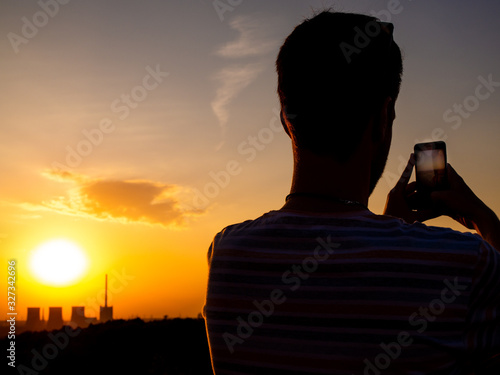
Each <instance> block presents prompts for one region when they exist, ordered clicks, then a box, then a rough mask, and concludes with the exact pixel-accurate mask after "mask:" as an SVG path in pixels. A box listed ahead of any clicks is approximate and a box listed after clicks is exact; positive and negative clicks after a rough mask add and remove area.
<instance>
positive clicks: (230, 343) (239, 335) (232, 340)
mask: <svg viewBox="0 0 500 375" xmlns="http://www.w3.org/2000/svg"><path fill="white" fill-rule="evenodd" d="M316 241H317V242H318V245H317V246H316V248H315V249H314V251H313V254H312V255H311V256H308V257H306V258H304V259H303V260H302V262H301V263H300V264H295V265H293V266H292V267H290V268H289V269H288V270H286V271H285V272H283V274H282V275H281V282H282V283H283V284H284V285H288V291H289V292H294V291H296V290H297V289H299V288H300V286H301V285H302V282H303V281H304V280H307V279H308V278H309V277H310V276H311V274H312V273H314V272H316V271H317V269H318V267H319V265H320V263H321V262H324V261H325V260H327V259H328V258H329V257H330V256H331V255H332V254H333V253H334V252H335V249H337V248H338V247H340V244H339V243H336V242H332V239H331V236H328V237H327V238H326V241H325V240H324V239H323V238H321V237H318V238H316ZM284 289H285V287H283V288H275V289H273V290H272V291H271V292H270V293H269V298H267V299H264V300H262V301H257V300H254V301H253V302H252V303H253V305H254V306H255V310H253V311H251V312H250V313H249V314H248V315H247V316H246V318H243V317H241V316H238V317H237V318H236V321H237V322H238V326H237V328H236V332H235V333H229V332H224V333H223V334H222V337H223V339H224V342H225V343H226V347H227V349H228V350H229V352H230V353H231V354H233V353H234V351H235V348H234V347H235V346H236V345H237V344H238V345H241V344H243V343H244V342H245V340H246V339H248V338H249V337H250V336H252V334H253V332H254V331H255V329H257V328H259V327H260V326H261V325H262V324H263V323H264V320H265V318H269V317H270V316H271V315H273V313H274V311H275V307H276V306H279V305H282V304H283V303H285V302H286V300H287V298H288V297H287V295H286V291H285V290H284Z"/></svg>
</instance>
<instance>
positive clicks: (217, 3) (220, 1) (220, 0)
mask: <svg viewBox="0 0 500 375" xmlns="http://www.w3.org/2000/svg"><path fill="white" fill-rule="evenodd" d="M242 3H243V0H213V1H212V5H213V7H214V9H215V12H216V13H217V15H218V16H219V19H220V22H224V13H227V12H232V11H234V10H235V9H236V7H237V6H239V5H241V4H242Z"/></svg>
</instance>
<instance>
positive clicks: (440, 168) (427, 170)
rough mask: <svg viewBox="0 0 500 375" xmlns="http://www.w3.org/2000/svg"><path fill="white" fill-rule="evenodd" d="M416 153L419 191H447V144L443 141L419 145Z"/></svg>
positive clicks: (416, 147) (415, 148)
mask: <svg viewBox="0 0 500 375" xmlns="http://www.w3.org/2000/svg"><path fill="white" fill-rule="evenodd" d="M414 151H415V168H416V175H417V191H419V192H422V193H426V192H427V193H429V192H431V191H434V190H444V189H446V188H447V187H448V181H447V178H446V163H447V161H446V143H444V142H442V141H438V142H427V143H417V144H416V145H415V147H414Z"/></svg>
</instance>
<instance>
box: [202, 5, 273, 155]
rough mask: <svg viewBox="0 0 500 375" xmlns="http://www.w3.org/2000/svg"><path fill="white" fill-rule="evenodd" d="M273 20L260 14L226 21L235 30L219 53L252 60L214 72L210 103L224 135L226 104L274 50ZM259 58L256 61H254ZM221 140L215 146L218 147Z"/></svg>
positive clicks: (244, 85)
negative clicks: (214, 81)
mask: <svg viewBox="0 0 500 375" xmlns="http://www.w3.org/2000/svg"><path fill="white" fill-rule="evenodd" d="M269 25H272V22H271V21H270V20H269V19H267V18H265V17H262V16H255V15H254V16H253V17H250V16H244V17H243V16H239V17H235V18H234V19H233V20H231V22H230V23H229V26H230V27H231V28H232V29H233V30H235V31H237V32H238V37H237V38H236V40H234V41H231V42H229V43H227V44H225V45H224V46H222V47H220V48H219V49H217V51H216V54H217V55H218V56H221V57H224V58H227V59H231V60H237V59H239V60H242V59H245V58H252V59H253V61H252V62H248V61H247V62H245V63H239V64H237V65H235V64H234V62H233V63H232V65H231V66H229V67H225V68H223V69H222V70H220V71H219V72H218V73H217V74H216V75H215V77H214V78H215V80H216V81H217V82H218V86H217V89H216V93H215V98H214V100H213V101H212V103H211V106H212V110H213V112H214V114H215V115H216V116H217V119H218V120H219V126H220V128H221V133H222V136H223V138H224V136H225V133H226V127H227V123H228V120H229V110H228V106H229V104H230V103H231V101H232V100H233V99H234V98H235V97H236V96H237V95H238V94H239V93H240V92H241V91H243V90H244V89H245V88H246V87H247V86H249V85H250V84H251V83H252V82H253V81H255V79H256V78H257V77H258V75H259V74H260V73H261V72H262V71H263V70H264V69H263V67H264V66H265V64H264V62H263V57H265V56H266V55H268V54H269V53H270V52H273V51H274V50H275V49H276V46H277V39H276V38H273V37H271V33H272V29H271V27H270V26H269ZM256 58H258V60H255V59H256ZM223 143H224V140H222V142H221V143H220V144H219V145H218V147H217V148H220V147H221V146H222V144H223Z"/></svg>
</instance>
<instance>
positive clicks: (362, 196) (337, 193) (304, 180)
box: [283, 150, 370, 212]
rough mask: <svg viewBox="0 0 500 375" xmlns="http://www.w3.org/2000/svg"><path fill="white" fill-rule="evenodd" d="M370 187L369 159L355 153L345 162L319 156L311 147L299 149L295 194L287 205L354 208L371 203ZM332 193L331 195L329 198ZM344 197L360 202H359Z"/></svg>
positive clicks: (292, 207)
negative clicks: (309, 149) (356, 203)
mask: <svg viewBox="0 0 500 375" xmlns="http://www.w3.org/2000/svg"><path fill="white" fill-rule="evenodd" d="M369 190H370V165H369V161H368V160H367V159H366V158H364V157H362V156H360V155H358V154H355V155H354V156H353V157H352V158H351V159H349V160H348V161H347V162H345V163H341V162H338V161H336V160H334V159H333V158H330V157H323V156H318V155H316V154H313V153H311V152H310V151H308V150H300V151H296V152H295V158H294V172H293V178H292V186H291V189H290V193H308V194H310V195H306V196H301V195H295V196H294V195H293V194H292V198H291V199H290V200H289V201H287V202H286V204H285V205H284V206H283V209H290V210H298V211H312V212H330V211H331V212H338V211H352V210H353V209H358V210H359V209H360V207H362V206H363V205H364V206H367V205H368V197H369V194H370V192H369ZM328 197H330V198H331V199H328ZM342 200H344V201H353V202H359V203H360V204H359V205H355V204H348V203H345V202H342Z"/></svg>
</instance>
